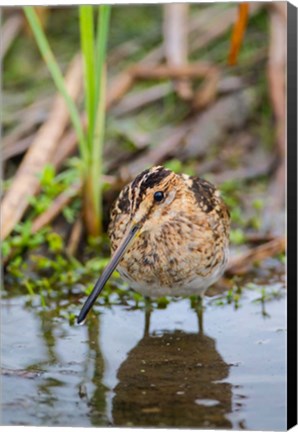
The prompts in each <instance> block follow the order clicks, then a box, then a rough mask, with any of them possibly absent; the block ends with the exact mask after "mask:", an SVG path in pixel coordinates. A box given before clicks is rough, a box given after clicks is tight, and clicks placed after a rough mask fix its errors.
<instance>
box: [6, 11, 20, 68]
mask: <svg viewBox="0 0 298 432" xmlns="http://www.w3.org/2000/svg"><path fill="white" fill-rule="evenodd" d="M23 23H24V21H23V17H22V16H21V15H20V14H14V15H12V16H11V17H9V18H8V19H7V20H6V21H5V23H4V24H3V26H2V31H1V46H0V61H1V62H2V61H3V59H4V57H5V55H6V53H7V52H8V50H9V48H10V47H11V45H12V43H13V41H14V40H15V38H16V37H17V35H18V34H19V32H20V31H21V29H22V26H23Z"/></svg>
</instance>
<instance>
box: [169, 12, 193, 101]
mask: <svg viewBox="0 0 298 432" xmlns="http://www.w3.org/2000/svg"><path fill="white" fill-rule="evenodd" d="M163 10H164V19H163V40H164V51H165V57H166V61H167V64H168V65H169V66H182V65H185V64H187V62H188V48H187V45H188V44H187V36H188V35H187V33H188V31H187V28H188V11H189V5H188V4H187V3H180V4H179V3H172V4H171V3H169V4H165V5H164V6H163ZM174 85H175V88H176V91H177V93H178V95H179V96H180V97H181V98H182V99H184V100H190V99H191V98H192V96H193V93H192V88H191V86H190V83H189V81H187V80H185V79H182V80H179V81H177V82H176V83H175V84H174Z"/></svg>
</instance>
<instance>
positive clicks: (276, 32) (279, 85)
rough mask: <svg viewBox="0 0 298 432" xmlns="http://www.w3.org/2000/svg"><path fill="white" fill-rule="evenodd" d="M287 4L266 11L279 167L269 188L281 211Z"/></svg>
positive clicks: (270, 78)
mask: <svg viewBox="0 0 298 432" xmlns="http://www.w3.org/2000/svg"><path fill="white" fill-rule="evenodd" d="M286 14H287V4H286V3H277V4H276V5H275V7H274V8H271V9H270V45H269V59H268V83H269V93H270V97H271V101H272V107H273V112H274V115H275V119H276V144H277V146H276V147H277V154H278V158H279V166H278V168H277V172H276V175H275V178H274V181H273V184H272V186H271V193H270V195H271V196H274V202H273V203H272V206H273V207H274V208H275V209H278V208H281V207H282V206H283V205H284V200H285V140H286V82H285V77H286V38H287V21H286V19H285V16H286Z"/></svg>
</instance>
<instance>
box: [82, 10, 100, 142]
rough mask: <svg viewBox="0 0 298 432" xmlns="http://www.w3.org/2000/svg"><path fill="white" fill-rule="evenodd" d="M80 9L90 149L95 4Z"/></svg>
mask: <svg viewBox="0 0 298 432" xmlns="http://www.w3.org/2000/svg"><path fill="white" fill-rule="evenodd" d="M79 11H80V33H81V47H82V53H83V62H84V84H85V95H86V97H85V101H86V112H87V117H88V145H89V150H90V149H91V147H92V140H93V132H94V123H95V116H96V102H95V91H96V90H95V80H96V77H95V60H94V49H95V46H94V31H93V27H94V21H93V6H89V5H88V6H80V8H79Z"/></svg>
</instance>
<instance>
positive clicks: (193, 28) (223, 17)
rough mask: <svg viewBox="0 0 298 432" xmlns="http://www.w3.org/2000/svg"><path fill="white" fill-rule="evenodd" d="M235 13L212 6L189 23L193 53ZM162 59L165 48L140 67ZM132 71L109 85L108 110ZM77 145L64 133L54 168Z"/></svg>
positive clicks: (198, 97)
mask: <svg viewBox="0 0 298 432" xmlns="http://www.w3.org/2000/svg"><path fill="white" fill-rule="evenodd" d="M262 7H263V5H262V4H261V3H255V4H252V5H251V7H250V15H251V16H252V15H254V14H255V13H256V12H258V11H259V10H260V9H261V8H262ZM235 10H236V6H232V7H230V8H228V9H226V10H218V9H216V8H214V6H211V7H208V8H206V9H204V10H202V11H200V12H199V13H198V14H196V16H194V17H193V18H191V20H190V24H189V26H188V30H189V33H190V35H191V36H192V41H191V43H190V51H191V52H193V51H194V50H196V49H200V48H203V47H204V46H205V45H207V44H208V43H210V42H212V41H213V40H214V39H216V38H218V37H220V36H222V35H223V34H224V33H225V32H226V31H227V30H228V29H229V28H230V27H231V26H232V25H233V23H234V20H235ZM207 23H208V24H207ZM198 28H199V32H198ZM197 33H198V34H197ZM162 58H163V47H162V46H160V47H157V48H155V49H153V50H152V51H151V52H150V53H149V54H147V55H146V56H145V57H144V59H143V60H141V61H140V63H139V64H140V65H144V66H147V68H148V66H150V67H154V66H156V65H157V64H158V63H159V62H160V61H161V60H162ZM137 67H138V66H137ZM132 69H133V67H128V68H127V69H126V70H125V71H124V72H121V73H120V74H119V75H117V76H116V77H115V78H114V79H113V80H112V83H111V84H110V85H109V88H108V91H107V103H106V108H107V109H109V108H110V107H112V106H113V105H115V104H116V103H117V102H118V101H119V100H121V98H122V97H123V96H124V95H125V93H127V92H128V91H129V90H130V88H131V87H132V86H133V84H134V81H135V79H136V77H134V76H133V75H132ZM209 72H210V73H211V74H212V73H214V75H212V77H211V78H212V80H211V78H210V81H211V82H210V83H209V86H210V88H211V85H212V84H213V83H215V74H216V70H214V71H213V72H212V71H210V70H209ZM178 78H180V77H178ZM213 85H214V84H213ZM200 90H201V91H202V92H203V91H205V92H206V93H207V90H204V87H201V89H199V91H200ZM208 92H209V94H210V93H211V97H210V99H212V92H210V90H209V88H208ZM205 97H206V96H204V94H203V96H202V95H200V94H199V93H198V94H197V95H196V97H195V100H194V105H195V107H197V108H201V106H200V102H199V101H200V100H203V99H204V98H205ZM196 104H197V105H196ZM76 143H77V139H76V135H75V133H74V132H72V131H70V132H68V133H67V134H65V136H64V137H63V138H62V140H61V146H60V149H61V153H60V151H59V153H60V154H59V155H58V154H57V158H56V155H55V156H54V161H53V163H54V164H55V165H61V163H62V162H63V160H64V159H65V157H68V156H69V155H71V154H72V153H73V152H74V151H75V148H76ZM62 149H63V151H62Z"/></svg>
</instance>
